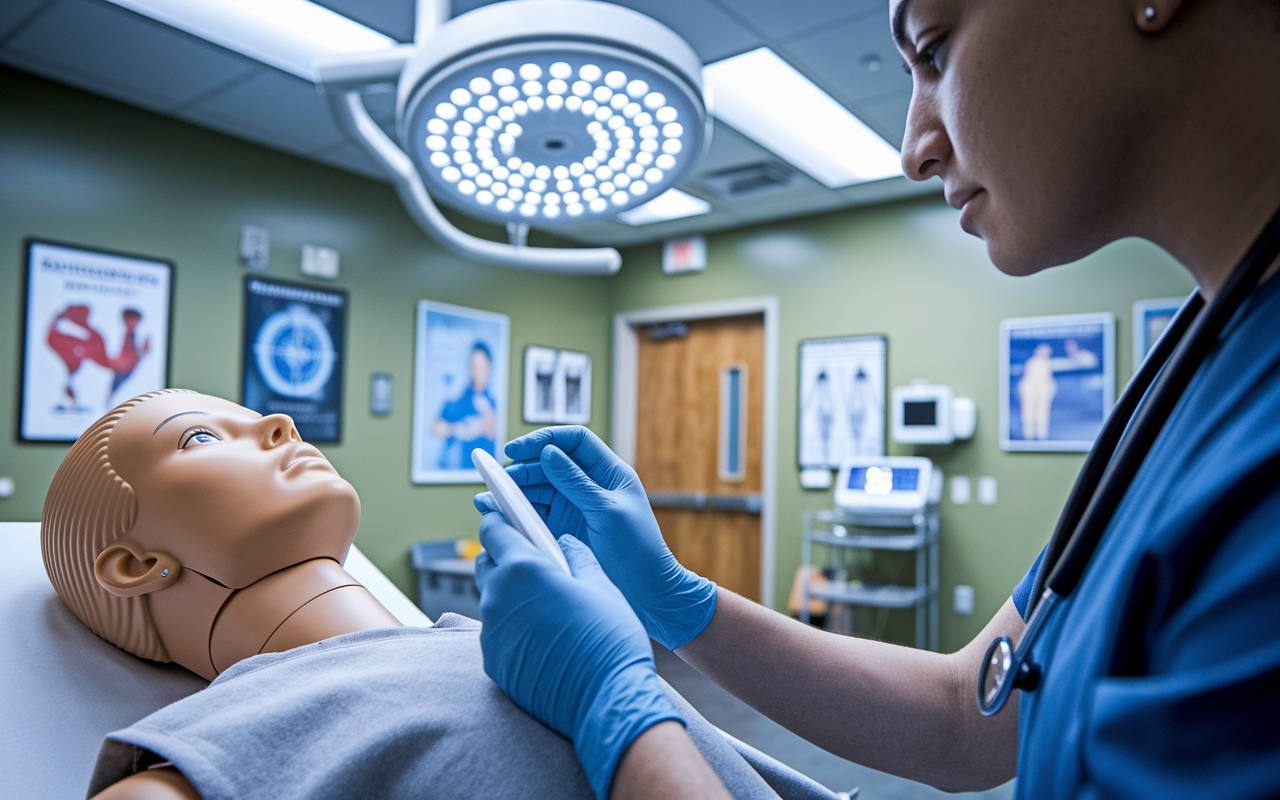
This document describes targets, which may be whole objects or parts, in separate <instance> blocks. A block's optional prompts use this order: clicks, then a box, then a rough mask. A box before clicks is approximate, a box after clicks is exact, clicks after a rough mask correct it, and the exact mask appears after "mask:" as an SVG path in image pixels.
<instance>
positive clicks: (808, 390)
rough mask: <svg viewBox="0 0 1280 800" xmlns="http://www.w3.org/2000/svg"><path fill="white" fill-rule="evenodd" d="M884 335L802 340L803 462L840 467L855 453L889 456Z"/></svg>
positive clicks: (801, 463)
mask: <svg viewBox="0 0 1280 800" xmlns="http://www.w3.org/2000/svg"><path fill="white" fill-rule="evenodd" d="M887 357H888V341H887V340H886V339H885V337H883V336H847V337H843V338H839V339H810V340H808V341H803V342H801V343H800V409H799V411H800V447H799V450H800V466H801V467H802V468H806V469H808V468H816V467H829V468H831V469H836V468H838V467H839V466H840V462H841V461H843V460H844V459H846V458H849V457H851V456H881V455H884V447H885V442H884V437H885V416H884V411H885V372H886V361H887Z"/></svg>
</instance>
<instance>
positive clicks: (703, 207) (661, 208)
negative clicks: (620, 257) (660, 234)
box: [618, 189, 711, 225]
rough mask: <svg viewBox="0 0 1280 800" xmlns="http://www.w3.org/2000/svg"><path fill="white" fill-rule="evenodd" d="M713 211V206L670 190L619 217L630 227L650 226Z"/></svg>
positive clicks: (689, 195)
mask: <svg viewBox="0 0 1280 800" xmlns="http://www.w3.org/2000/svg"><path fill="white" fill-rule="evenodd" d="M710 210H711V204H710V203H708V202H707V201H706V200H703V199H701V198H699V197H694V196H693V195H691V194H685V193H684V192H682V191H680V190H679V189H668V190H666V191H665V192H663V193H662V194H660V195H658V196H657V197H655V198H653V199H652V200H650V201H649V202H647V203H645V204H644V205H642V206H636V207H635V208H632V209H630V210H627V211H623V212H622V213H621V214H619V215H618V219H620V220H622V221H623V222H625V223H627V224H628V225H648V224H649V223H651V222H663V221H665V220H669V219H680V218H681V217H696V216H698V215H699V214H706V213H707V212H709V211H710Z"/></svg>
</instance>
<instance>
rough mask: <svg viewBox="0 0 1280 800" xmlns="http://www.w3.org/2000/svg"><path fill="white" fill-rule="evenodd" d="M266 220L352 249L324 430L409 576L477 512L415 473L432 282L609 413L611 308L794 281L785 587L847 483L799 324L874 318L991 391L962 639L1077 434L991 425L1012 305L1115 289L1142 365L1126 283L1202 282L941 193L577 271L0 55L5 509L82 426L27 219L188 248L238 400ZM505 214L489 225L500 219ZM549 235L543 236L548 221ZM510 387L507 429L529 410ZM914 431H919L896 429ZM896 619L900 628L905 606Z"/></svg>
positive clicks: (34, 508)
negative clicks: (421, 331)
mask: <svg viewBox="0 0 1280 800" xmlns="http://www.w3.org/2000/svg"><path fill="white" fill-rule="evenodd" d="M244 223H252V224H257V225H263V226H265V227H267V228H269V229H270V230H271V233H272V254H271V256H272V257H271V268H270V270H269V271H268V273H267V274H269V275H272V276H276V277H280V278H286V279H290V280H294V281H302V282H306V281H303V279H302V276H301V275H300V274H299V272H298V261H299V257H300V251H301V246H302V244H303V243H304V242H308V243H314V244H322V245H328V246H331V247H336V248H338V249H339V250H340V251H341V253H342V277H341V279H340V280H338V281H336V282H318V283H317V285H324V286H333V285H337V286H339V287H342V288H344V289H346V290H347V291H348V293H349V296H350V301H351V306H350V312H349V313H350V316H349V333H348V340H347V367H346V387H345V394H344V409H345V414H344V422H343V425H344V431H343V441H342V443H340V444H336V445H326V446H324V448H323V449H324V450H325V452H326V454H327V455H328V456H329V457H330V459H332V461H333V462H334V464H335V465H336V466H337V467H338V469H339V470H341V472H342V474H343V475H344V476H345V477H347V478H348V479H349V480H350V481H351V482H352V483H353V484H354V485H355V486H356V488H357V489H358V490H359V492H360V496H361V498H362V500H363V502H364V517H363V520H362V523H361V528H360V533H359V536H358V538H357V542H358V543H359V544H360V546H361V547H362V548H363V549H364V550H365V551H366V552H367V553H368V554H369V555H370V557H371V558H373V560H374V561H375V562H376V563H377V564H378V566H379V567H381V568H382V569H383V570H384V571H386V572H387V573H388V574H389V575H390V576H391V577H392V579H393V580H395V582H396V583H397V584H398V585H400V586H401V588H404V589H406V590H409V591H410V592H411V593H412V576H411V570H410V568H409V563H408V557H407V549H408V546H409V545H410V544H412V543H413V542H416V541H421V540H425V539H443V538H453V537H457V536H467V535H473V534H474V532H475V529H476V517H475V514H474V512H473V511H472V510H471V507H470V502H469V499H470V496H471V495H472V494H473V493H474V491H475V489H476V487H474V486H430V487H424V486H414V485H412V484H411V483H410V482H409V478H408V472H409V469H408V468H409V431H410V426H411V413H410V408H411V394H412V377H413V370H412V355H413V353H412V350H413V329H414V306H415V303H416V301H418V300H419V299H433V300H440V301H444V302H449V303H457V304H460V305H465V306H472V307H475V308H483V309H488V310H492V311H498V312H501V313H505V314H509V315H510V316H511V322H512V331H511V332H512V342H511V353H512V360H511V371H510V375H509V381H510V384H509V385H510V386H511V387H513V391H512V394H511V399H512V400H513V401H517V400H518V398H519V397H520V393H519V391H518V389H516V387H519V386H520V385H521V376H520V375H519V371H520V357H519V356H520V353H521V351H522V349H523V347H524V346H525V345H526V344H544V345H551V346H556V347H566V348H573V349H578V350H584V351H587V352H589V353H591V354H592V356H593V358H594V370H593V387H592V388H593V390H592V427H593V428H595V429H596V430H597V431H598V432H600V433H602V434H604V435H606V436H607V433H608V407H609V406H608V403H609V396H608V390H609V351H608V348H609V330H610V318H611V316H612V314H613V313H614V312H615V311H621V310H629V309H638V308H647V307H653V306H660V305H669V304H675V303H685V302H696V301H703V300H714V299H722V298H730V297H744V296H755V295H776V296H777V297H778V298H779V299H780V302H781V312H782V313H781V341H780V348H779V349H780V355H781V363H780V371H779V372H780V376H781V383H780V386H779V409H778V411H779V413H778V419H779V431H778V434H779V436H778V442H779V451H778V452H779V458H780V460H781V462H780V468H779V470H778V487H777V489H778V499H779V503H778V553H777V573H776V580H777V589H778V591H777V596H778V598H779V600H780V601H783V600H785V597H786V592H787V590H788V588H789V586H790V582H791V576H792V574H793V573H794V570H795V568H796V566H797V564H798V563H799V552H800V533H799V527H800V516H801V513H802V511H803V510H804V509H805V508H808V507H823V506H828V505H830V503H831V498H830V495H829V493H824V492H806V491H803V490H801V489H800V488H799V483H798V479H797V469H796V467H795V463H796V436H795V434H796V431H795V427H796V426H795V419H796V373H797V364H796V356H797V348H798V345H799V342H800V340H802V339H807V338H814V337H823V336H837V335H845V334H858V333H884V334H887V335H888V337H889V378H890V382H891V385H893V384H899V383H905V382H907V381H909V380H911V379H912V378H917V377H920V378H928V379H930V380H932V381H935V382H939V383H948V384H950V385H951V386H953V387H954V388H955V389H956V391H957V392H958V393H959V394H961V395H968V396H970V397H973V398H974V399H975V400H977V402H978V409H979V411H978V415H979V421H978V433H977V435H976V437H975V439H974V440H973V441H970V442H965V443H960V444H957V445H956V446H954V447H952V448H950V450H946V451H944V450H938V449H934V450H932V451H929V452H927V453H925V454H927V455H929V456H930V457H932V458H934V459H935V461H937V462H938V463H939V464H940V465H941V466H942V467H943V468H944V469H945V470H946V472H947V474H948V475H970V476H973V477H975V478H976V477H977V476H980V475H993V476H995V477H996V478H997V479H998V480H999V487H1000V498H999V503H998V504H997V505H995V506H979V505H976V504H974V505H970V506H965V507H956V506H952V505H951V504H950V503H949V502H945V501H944V504H943V507H942V513H943V534H942V535H943V542H942V548H943V549H942V553H943V557H942V560H943V565H942V567H943V569H942V579H943V601H944V603H943V608H944V613H943V620H942V623H943V624H942V632H943V644H944V646H946V647H958V646H960V645H961V644H963V643H964V642H966V641H967V640H968V639H969V638H971V637H972V636H973V635H974V634H976V633H977V631H978V629H979V628H980V627H981V624H982V622H983V621H984V620H985V619H987V618H988V617H989V615H990V614H991V613H992V612H994V610H995V609H996V608H997V607H998V606H999V605H1000V603H1001V602H1003V599H1004V597H1006V596H1007V594H1008V591H1009V589H1010V588H1011V587H1012V585H1013V583H1014V582H1015V581H1016V580H1017V579H1018V577H1019V576H1020V575H1021V574H1022V572H1023V571H1024V570H1025V569H1026V567H1027V565H1028V564H1029V562H1030V561H1031V559H1032V558H1033V557H1034V555H1035V553H1036V552H1037V550H1038V549H1039V547H1040V546H1041V545H1042V544H1043V543H1044V541H1045V540H1046V539H1047V537H1048V535H1049V533H1050V531H1051V530H1052V526H1053V523H1054V521H1055V519H1056V516H1057V512H1058V509H1059V508H1060V506H1061V503H1062V500H1063V498H1064V497H1065V496H1066V493H1067V491H1068V489H1069V487H1070V485H1071V482H1072V480H1073V478H1074V476H1075V472H1076V470H1077V469H1078V468H1079V465H1080V463H1081V461H1082V457H1081V456H1080V455H1079V454H1007V453H1003V452H1001V451H1000V450H999V448H998V446H997V439H996V425H995V418H996V383H997V377H996V375H997V360H996V330H997V328H996V326H997V323H998V321H999V320H1000V319H1001V318H1004V317H1011V316H1033V315H1039V314H1059V313H1072V312H1081V311H1111V312H1112V313H1114V314H1115V315H1116V318H1117V327H1118V333H1119V335H1118V348H1117V349H1118V370H1117V371H1118V374H1119V376H1120V377H1121V379H1122V380H1123V379H1124V378H1127V376H1128V375H1129V373H1130V371H1131V369H1132V365H1131V363H1130V362H1131V357H1130V355H1129V354H1130V352H1131V350H1130V344H1129V343H1130V333H1131V331H1130V322H1129V319H1130V305H1131V304H1132V302H1133V301H1134V300H1137V299H1140V298H1145V297H1164V296H1175V295H1179V294H1185V293H1186V292H1189V291H1190V289H1191V283H1190V281H1189V279H1188V278H1187V277H1186V275H1185V274H1184V273H1183V272H1182V271H1181V270H1180V269H1179V268H1178V267H1177V266H1176V265H1175V264H1174V263H1173V261H1172V260H1171V259H1170V258H1169V257H1168V256H1167V255H1165V254H1164V253H1162V252H1160V251H1158V250H1157V249H1155V248H1154V247H1152V246H1150V245H1146V244H1142V243H1138V242H1122V243H1119V244H1116V245H1113V246H1112V247H1110V248H1107V249H1106V250H1104V251H1102V252H1100V253H1098V254H1096V255H1094V256H1092V257H1091V258H1088V259H1085V260H1084V261H1083V262H1081V263H1079V264H1076V265H1072V266H1068V267H1063V268H1059V269H1056V270H1051V271H1049V272H1047V273H1044V274H1041V275H1037V276H1033V277H1031V278H1023V279H1014V278H1008V277H1005V276H1003V275H1001V274H1000V273H999V272H997V271H996V270H995V268H994V267H993V266H991V264H990V262H989V261H988V260H987V258H986V255H985V251H984V250H983V247H982V244H981V243H980V242H978V241H976V240H974V239H971V238H970V237H968V236H966V235H965V234H963V233H962V232H961V231H960V230H959V227H958V226H957V224H956V219H955V213H954V212H952V211H951V210H950V209H948V208H947V207H946V206H945V205H944V204H943V203H942V202H941V200H940V199H937V198H929V199H923V200H917V201H911V202H904V203H897V204H890V205H883V206H878V207H872V208H867V209H855V210H848V211H842V212H838V213H833V214H827V215H823V216H819V217H810V218H806V219H802V220H798V221H792V222H786V223H778V224H774V225H766V226H756V227H753V228H751V229H749V230H743V231H733V232H727V233H719V234H713V235H711V236H709V237H708V245H709V258H710V267H709V269H708V270H707V271H706V272H705V273H701V274H696V275H685V276H678V277H668V276H664V275H663V274H662V272H661V269H660V267H659V261H660V257H661V254H660V249H659V248H658V247H656V246H655V247H642V248H633V249H631V250H628V251H626V252H624V254H623V256H624V267H623V270H622V272H621V274H620V275H618V276H616V277H613V278H568V277H556V276H550V275H545V274H534V273H525V272H521V271H519V270H507V269H501V268H495V267H485V266H477V265H474V264H470V263H466V262H463V261H461V260H459V259H457V258H455V257H453V256H451V255H449V254H447V253H444V252H443V251H441V250H440V249H439V248H438V247H436V246H435V245H434V244H433V243H432V242H431V241H430V240H429V239H428V238H427V237H426V236H425V235H424V234H423V233H422V232H421V231H419V230H418V229H417V228H416V227H414V226H413V224H412V223H411V222H410V221H409V219H408V217H407V215H406V214H405V212H404V210H403V208H402V207H401V206H400V203H399V201H398V199H397V198H396V197H395V195H394V193H393V192H392V190H391V189H390V188H389V187H387V186H386V185H383V184H381V183H377V182H375V181H370V180H366V179H363V178H360V177H357V176H354V175H351V174H349V173H346V172H343V171H340V170H335V169H331V168H328V167H325V166H321V165H319V164H316V163H314V162H311V161H307V160H304V159H299V158H294V157H292V156H288V155H285V154H282V153H280V152H277V151H275V150H271V149H267V148H263V147H258V146H256V145H253V144H249V143H247V142H244V141H242V140H239V139H235V138H231V137H227V136H223V135H220V134H217V133H213V132H211V131H208V130H205V129H202V128H197V127H194V126H191V125H187V124H185V123H182V122H179V121H176V120H173V119H171V118H168V117H163V116H158V115H155V114H151V113H149V112H146V111H142V110H139V109H136V108H133V107H130V106H125V105H122V104H119V103H115V102H113V101H110V100H106V99H103V98H100V97H97V96H94V95H89V94H85V93H82V92H79V91H76V90H74V89H69V88H67V87H64V86H61V85H58V84H54V83H50V82H47V81H44V80H41V79H39V78H35V77H32V76H30V75H27V74H25V73H21V72H16V71H13V70H7V69H4V70H0V375H2V376H4V379H5V381H6V383H5V391H0V418H2V419H4V420H5V421H7V422H8V424H9V425H10V428H9V432H8V433H7V435H4V436H0V476H10V477H13V478H14V479H15V480H16V482H17V492H16V493H15V494H14V496H13V497H10V498H8V499H5V500H0V520H32V519H38V518H39V514H40V506H41V503H42V500H43V496H44V491H45V489H46V487H47V486H48V483H49V480H50V479H51V478H52V475H53V472H54V470H55V469H56V468H57V465H58V462H59V461H60V460H61V458H62V455H63V453H64V452H65V451H66V446H65V445H53V444H30V443H19V442H17V419H16V417H17V392H18V389H17V386H18V375H19V365H18V352H19V347H20V341H21V331H20V330H19V325H20V322H19V320H20V317H21V312H20V309H21V302H22V300H21V297H20V294H21V287H22V278H21V269H22V240H23V238H25V237H29V236H30V237H38V238H47V239H53V240H59V241H65V242H70V243H77V244H82V245H85V246H89V247H101V248H107V249H114V250H121V251H125V252H134V253H139V254H143V255H151V256H157V257H162V258H167V259H172V260H173V261H174V262H176V264H177V277H176V301H175V307H174V330H173V334H174V335H173V362H172V363H173V372H172V383H173V385H175V386H184V387H188V388H192V389H197V390H199V391H203V392H207V393H210V394H215V395H220V396H223V397H227V398H230V399H232V400H237V399H238V392H239V385H240V379H239V369H240V355H239V352H240V329H241V313H242V311H241V305H242V300H241V292H242V291H243V288H242V287H243V276H244V271H243V270H242V269H241V267H240V266H239V265H238V263H237V260H236V246H237V237H238V232H239V228H240V225H242V224H244ZM490 233H492V231H490ZM544 241H545V240H544ZM374 372H390V373H392V374H393V375H394V376H395V411H394V413H393V414H392V415H391V416H390V417H389V418H374V417H372V416H371V415H370V414H369V409H368V381H369V375H370V374H371V373H374ZM516 405H518V403H514V402H513V408H512V413H511V414H510V415H509V419H508V431H509V433H510V434H511V435H512V436H514V435H517V434H519V433H522V432H524V431H525V430H527V429H528V428H529V426H527V425H524V424H523V423H521V422H520V419H519V410H518V408H515V406H516ZM895 451H896V452H902V453H905V452H908V451H907V450H906V449H904V448H895ZM957 583H967V584H971V585H973V586H974V587H975V588H976V593H977V604H978V611H977V614H975V615H974V616H973V617H957V616H955V615H954V614H953V613H952V612H951V607H950V596H951V587H952V586H954V585H955V584H957ZM891 634H893V635H896V636H898V637H901V636H902V635H903V634H904V631H903V630H902V628H901V627H900V626H899V627H894V628H893V629H891Z"/></svg>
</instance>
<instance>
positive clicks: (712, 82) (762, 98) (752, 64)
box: [702, 47, 902, 189]
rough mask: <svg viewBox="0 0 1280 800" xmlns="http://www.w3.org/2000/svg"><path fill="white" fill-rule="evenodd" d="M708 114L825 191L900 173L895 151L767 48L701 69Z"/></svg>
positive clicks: (899, 158)
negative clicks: (710, 100) (711, 103)
mask: <svg viewBox="0 0 1280 800" xmlns="http://www.w3.org/2000/svg"><path fill="white" fill-rule="evenodd" d="M702 76H703V80H705V81H706V84H707V86H708V88H709V89H710V93H711V95H712V96H713V97H714V98H715V115H716V117H718V118H720V119H722V120H724V121H725V122H727V123H728V124H730V125H732V126H733V127H734V128H737V129H738V130H740V131H742V132H743V133H744V134H746V135H747V136H749V137H751V138H752V139H754V140H755V141H757V142H759V143H760V144H762V145H764V146H765V147H767V148H769V149H770V150H772V151H773V152H775V153H777V154H778V155H780V156H782V157H783V158H785V159H786V160H787V161H790V162H791V163H792V164H795V165H796V166H797V167H799V168H800V169H802V170H804V171H805V172H807V173H808V174H809V175H811V176H813V177H814V178H816V179H817V180H819V181H821V182H822V183H823V184H824V185H826V186H827V187H829V188H832V189H834V188H838V187H841V186H849V185H851V184H855V183H863V182H866V181H874V180H880V179H883V178H890V177H894V176H897V175H901V174H902V164H901V156H900V155H899V154H898V151H897V150H895V149H894V148H893V146H892V145H890V144H889V143H888V142H886V141H885V140H884V139H883V138H882V137H881V136H880V135H879V134H877V133H876V132H875V131H873V130H871V129H870V128H868V127H867V126H866V124H865V123H863V122H862V120H860V119H858V118H857V117H855V116H854V115H853V114H851V113H850V112H849V110H848V109H847V108H845V107H844V106H842V105H840V103H838V102H837V101H836V100H835V98H833V97H832V96H831V95H829V94H827V93H826V92H824V91H823V90H822V89H820V88H818V86H817V85H815V84H814V83H813V81H811V80H809V79H808V78H806V77H805V76H804V75H802V74H801V73H800V72H799V71H798V70H796V68H795V67H793V66H791V65H790V64H788V63H787V62H786V61H784V60H783V59H782V58H780V57H779V56H778V55H777V54H776V53H774V52H773V51H772V50H770V49H769V48H767V47H761V48H757V49H755V50H752V51H750V52H746V53H743V54H741V55H737V56H733V57H731V58H726V59H724V60H722V61H717V62H715V63H714V64H708V65H707V66H706V67H704V68H703V71H702Z"/></svg>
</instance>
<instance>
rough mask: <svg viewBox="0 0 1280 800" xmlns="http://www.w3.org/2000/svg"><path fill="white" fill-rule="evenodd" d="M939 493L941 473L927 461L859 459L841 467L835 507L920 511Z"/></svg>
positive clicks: (863, 510)
mask: <svg viewBox="0 0 1280 800" xmlns="http://www.w3.org/2000/svg"><path fill="white" fill-rule="evenodd" d="M941 494H942V471H941V470H939V469H937V468H936V467H934V466H933V462H932V461H930V460H929V459H927V458H918V457H915V456H860V457H855V458H850V459H848V460H846V461H845V462H844V463H843V464H841V465H840V472H839V474H838V475H837V476H836V505H837V506H840V507H841V508H843V509H845V510H847V511H855V512H862V513H884V512H886V511H888V512H910V511H919V510H921V509H923V508H924V507H925V506H927V505H930V504H934V503H937V502H938V500H939V499H941Z"/></svg>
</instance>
